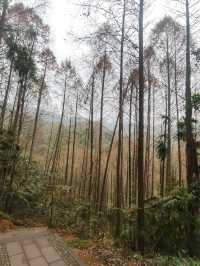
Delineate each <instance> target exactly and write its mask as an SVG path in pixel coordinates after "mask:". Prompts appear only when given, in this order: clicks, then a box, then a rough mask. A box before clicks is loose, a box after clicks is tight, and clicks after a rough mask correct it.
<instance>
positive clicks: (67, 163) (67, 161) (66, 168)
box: [65, 117, 72, 185]
mask: <svg viewBox="0 0 200 266" xmlns="http://www.w3.org/2000/svg"><path fill="white" fill-rule="evenodd" d="M71 127H72V119H71V117H70V122H69V133H68V140H67V157H66V165H65V185H67V181H68V169H69V153H70V142H71Z"/></svg>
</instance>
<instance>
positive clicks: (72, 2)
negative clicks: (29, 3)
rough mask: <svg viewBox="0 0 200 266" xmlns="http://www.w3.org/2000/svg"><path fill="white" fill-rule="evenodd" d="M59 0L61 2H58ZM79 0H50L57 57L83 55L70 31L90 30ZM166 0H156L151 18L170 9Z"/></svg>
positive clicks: (157, 17)
mask: <svg viewBox="0 0 200 266" xmlns="http://www.w3.org/2000/svg"><path fill="white" fill-rule="evenodd" d="M58 2H59V4H58ZM79 2H80V1H78V0H59V1H57V0H49V11H48V23H49V25H50V27H51V31H52V46H53V49H54V52H55V54H56V56H57V58H58V59H59V60H60V59H64V58H66V57H70V58H73V60H79V58H80V57H81V54H82V53H81V51H80V46H78V44H75V43H74V42H73V38H72V36H71V35H70V34H69V32H73V33H74V34H75V35H76V34H77V35H80V34H84V33H85V34H86V33H87V30H88V28H87V27H88V25H87V19H86V17H85V16H84V15H83V12H82V11H81V8H80V6H78V3H79ZM168 2H169V1H166V0H155V3H154V5H153V6H152V8H151V9H150V12H149V14H151V20H153V21H154V22H155V20H159V19H160V18H161V17H163V16H164V15H165V14H166V12H168V13H170V12H169V9H166V8H165V7H166V6H167V3H168Z"/></svg>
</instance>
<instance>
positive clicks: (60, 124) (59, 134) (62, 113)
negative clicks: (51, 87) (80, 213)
mask: <svg viewBox="0 0 200 266" xmlns="http://www.w3.org/2000/svg"><path fill="white" fill-rule="evenodd" d="M66 91H67V84H66V78H65V88H64V95H63V103H62V112H61V117H60V123H59V127H58V132H57V137H56V143H55V152H54V155H53V159H52V166H51V173H50V184H52V182H53V181H54V179H53V175H54V172H55V170H56V163H57V162H58V158H59V148H60V143H61V135H62V126H63V118H64V113H65V103H66Z"/></svg>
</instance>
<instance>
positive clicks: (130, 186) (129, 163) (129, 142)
mask: <svg viewBox="0 0 200 266" xmlns="http://www.w3.org/2000/svg"><path fill="white" fill-rule="evenodd" d="M132 105H133V80H132V81H131V93H130V103H129V138H128V206H129V207H131V203H132V174H133V172H132V153H131V149H132V145H131V143H132V140H131V138H132V109H133V108H132Z"/></svg>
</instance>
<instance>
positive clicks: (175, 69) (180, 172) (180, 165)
mask: <svg viewBox="0 0 200 266" xmlns="http://www.w3.org/2000/svg"><path fill="white" fill-rule="evenodd" d="M174 60H175V62H174V80H175V97H176V121H177V146H178V173H179V174H178V176H179V178H178V180H179V187H181V186H182V163H181V160H182V158H181V157H182V156H181V139H180V134H179V104H178V84H177V48H176V39H175V59H174Z"/></svg>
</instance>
